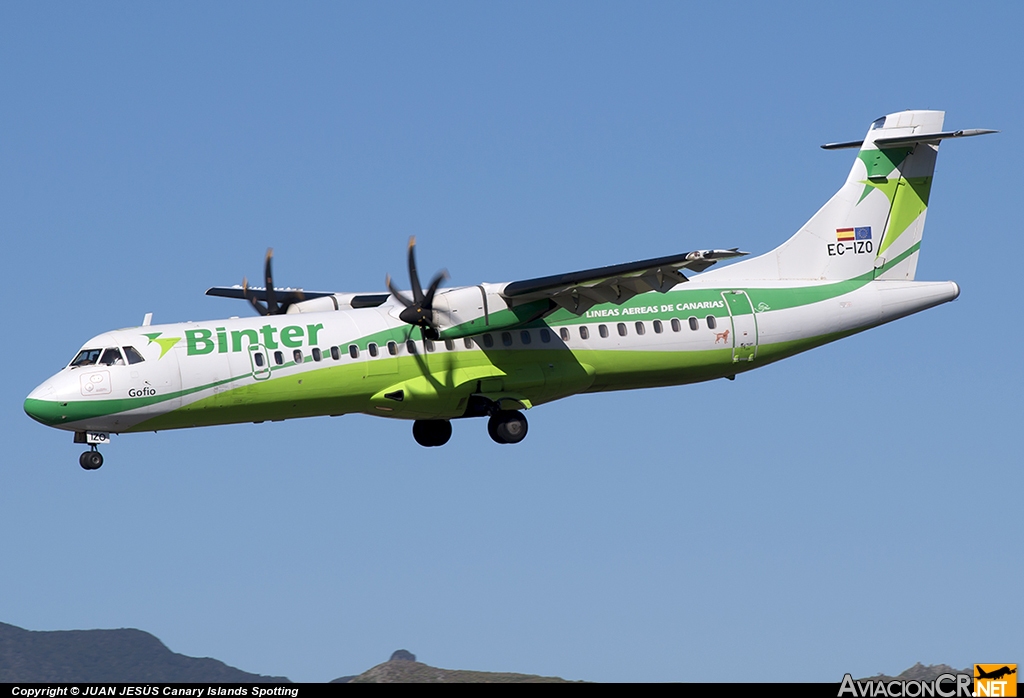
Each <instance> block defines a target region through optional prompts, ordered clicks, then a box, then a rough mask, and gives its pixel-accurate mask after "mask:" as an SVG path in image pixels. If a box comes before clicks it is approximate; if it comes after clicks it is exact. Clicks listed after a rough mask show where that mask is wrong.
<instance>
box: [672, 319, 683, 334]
mask: <svg viewBox="0 0 1024 698" xmlns="http://www.w3.org/2000/svg"><path fill="white" fill-rule="evenodd" d="M681 329H683V323H681V322H679V318H677V317H674V318H672V331H673V332H679V331H680V330H681Z"/></svg>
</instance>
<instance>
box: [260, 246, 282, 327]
mask: <svg viewBox="0 0 1024 698" xmlns="http://www.w3.org/2000/svg"><path fill="white" fill-rule="evenodd" d="M273 256H274V250H273V248H271V247H268V248H267V261H266V263H265V264H264V266H263V275H264V277H266V281H267V312H266V314H267V315H280V314H281V309H280V307H278V305H277V297H276V296H275V295H274V275H273V274H272V273H271V271H270V259H271V258H272V257H273Z"/></svg>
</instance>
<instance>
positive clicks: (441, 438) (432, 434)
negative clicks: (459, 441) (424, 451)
mask: <svg viewBox="0 0 1024 698" xmlns="http://www.w3.org/2000/svg"><path fill="white" fill-rule="evenodd" d="M412 437H413V438H414V439H416V443H418V444H419V445H420V446H427V447H431V446H444V445H445V444H446V443H448V440H449V439H450V438H452V423H451V422H449V421H448V420H447V419H417V420H416V421H415V422H413V425H412Z"/></svg>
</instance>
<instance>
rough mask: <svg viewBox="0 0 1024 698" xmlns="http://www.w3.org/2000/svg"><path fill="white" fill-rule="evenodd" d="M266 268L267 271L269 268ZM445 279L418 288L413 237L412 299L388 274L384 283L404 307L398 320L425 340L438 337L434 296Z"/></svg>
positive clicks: (439, 277) (439, 276)
mask: <svg viewBox="0 0 1024 698" xmlns="http://www.w3.org/2000/svg"><path fill="white" fill-rule="evenodd" d="M267 259H268V262H267V264H269V263H270V262H269V259H270V258H269V257H268V258H267ZM267 268H268V269H269V268H270V267H267ZM268 273H269V272H268ZM447 278H448V272H447V271H440V272H438V274H437V276H435V277H434V278H433V279H432V280H431V281H430V286H429V287H428V288H427V290H426V291H424V290H423V288H422V287H421V286H420V277H419V274H417V273H416V237H415V236H413V237H410V238H409V280H410V281H411V282H412V299H411V300H410V299H409V298H406V297H405V296H404V295H402V293H401V292H400V291H399V290H398V289H396V288H395V286H394V284H392V283H391V275H390V274H388V276H387V278H386V279H385V281H384V283H385V284H387V287H388V290H389V291H391V294H392V295H393V296H394V297H395V298H397V299H398V300H399V301H400V302H401V303H402V305H404V306H405V310H403V311H402V312H401V313H399V315H398V317H399V319H400V320H401V321H402V322H407V323H409V324H410V325H416V326H417V327H420V328H422V330H423V336H424V337H426V338H427V339H438V336H439V335H438V332H437V327H436V326H435V325H434V294H435V293H437V288H438V286H440V285H441V282H442V281H444V280H445V279H447Z"/></svg>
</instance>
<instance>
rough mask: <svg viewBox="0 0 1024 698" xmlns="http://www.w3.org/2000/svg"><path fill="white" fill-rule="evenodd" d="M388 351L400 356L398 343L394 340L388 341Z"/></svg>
mask: <svg viewBox="0 0 1024 698" xmlns="http://www.w3.org/2000/svg"><path fill="white" fill-rule="evenodd" d="M388 353H389V354H391V355H392V356H398V345H397V344H395V343H394V342H388Z"/></svg>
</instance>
